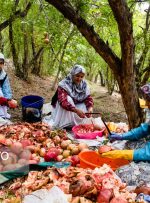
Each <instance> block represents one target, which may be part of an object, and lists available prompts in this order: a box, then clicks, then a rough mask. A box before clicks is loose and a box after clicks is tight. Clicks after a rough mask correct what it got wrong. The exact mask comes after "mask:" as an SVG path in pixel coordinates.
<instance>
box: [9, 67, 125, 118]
mask: <svg viewBox="0 0 150 203" xmlns="http://www.w3.org/2000/svg"><path fill="white" fill-rule="evenodd" d="M6 71H7V73H8V75H9V78H10V83H11V87H12V90H13V96H14V98H15V99H16V100H17V101H18V102H19V104H20V100H21V98H22V97H23V96H26V95H29V94H34V95H39V96H42V97H43V98H44V99H45V103H48V102H50V100H51V97H52V95H53V94H54V92H53V91H52V90H51V87H52V84H53V78H52V77H43V78H40V77H38V76H34V75H31V77H30V82H25V81H23V80H20V79H19V78H18V77H16V76H15V74H14V69H12V67H9V66H8V68H7V70H6ZM89 85H90V90H91V94H92V96H93V98H94V103H95V105H94V111H95V112H101V114H102V115H103V117H104V119H105V120H106V121H113V122H127V119H126V114H125V110H124V107H123V104H122V101H121V96H120V95H119V94H117V93H114V94H113V95H111V96H110V95H109V94H108V93H107V90H106V88H104V87H101V86H100V85H97V84H94V83H91V82H90V83H89ZM10 112H11V115H12V119H11V120H12V121H14V122H15V121H21V119H22V108H21V105H19V107H18V108H17V109H15V110H10Z"/></svg>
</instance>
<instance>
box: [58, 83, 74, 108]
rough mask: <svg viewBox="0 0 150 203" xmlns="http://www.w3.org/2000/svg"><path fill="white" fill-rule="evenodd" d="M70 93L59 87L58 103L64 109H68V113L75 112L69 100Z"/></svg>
mask: <svg viewBox="0 0 150 203" xmlns="http://www.w3.org/2000/svg"><path fill="white" fill-rule="evenodd" d="M67 96H68V93H67V92H66V91H65V90H64V89H63V88H61V87H58V102H59V104H60V105H61V106H62V108H64V109H66V110H67V111H73V112H74V109H75V106H73V105H72V104H71V103H69V102H68V100H67Z"/></svg>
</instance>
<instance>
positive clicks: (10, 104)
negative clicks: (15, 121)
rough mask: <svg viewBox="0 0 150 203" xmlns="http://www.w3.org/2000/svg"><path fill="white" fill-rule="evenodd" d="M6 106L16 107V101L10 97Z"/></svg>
mask: <svg viewBox="0 0 150 203" xmlns="http://www.w3.org/2000/svg"><path fill="white" fill-rule="evenodd" d="M8 106H9V108H12V109H14V108H17V106H18V104H17V101H16V100H14V99H11V100H10V101H8Z"/></svg>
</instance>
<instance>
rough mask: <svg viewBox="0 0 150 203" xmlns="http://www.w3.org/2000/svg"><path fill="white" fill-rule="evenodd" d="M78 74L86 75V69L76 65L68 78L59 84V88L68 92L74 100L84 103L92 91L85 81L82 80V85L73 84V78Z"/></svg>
mask: <svg viewBox="0 0 150 203" xmlns="http://www.w3.org/2000/svg"><path fill="white" fill-rule="evenodd" d="M78 73H84V74H85V68H84V67H83V66H81V65H75V66H74V67H73V68H72V70H71V71H70V73H69V74H68V75H67V76H66V78H65V79H63V80H62V81H60V82H59V84H58V86H59V87H62V88H63V89H64V90H66V91H67V93H68V94H69V95H70V96H71V97H72V98H73V99H75V100H77V101H79V102H82V101H83V100H85V99H86V98H87V97H88V96H89V95H90V91H89V88H88V87H87V83H86V81H85V80H82V81H81V82H80V84H75V83H74V82H73V80H72V76H74V75H76V74H78Z"/></svg>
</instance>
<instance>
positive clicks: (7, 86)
mask: <svg viewBox="0 0 150 203" xmlns="http://www.w3.org/2000/svg"><path fill="white" fill-rule="evenodd" d="M2 92H3V95H4V97H5V98H6V99H12V91H11V87H10V83H9V79H8V76H7V77H6V79H5V81H4V83H3V85H2Z"/></svg>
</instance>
